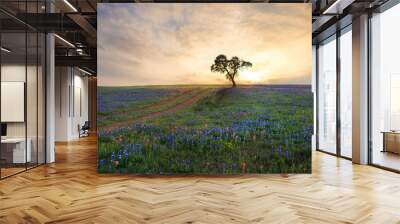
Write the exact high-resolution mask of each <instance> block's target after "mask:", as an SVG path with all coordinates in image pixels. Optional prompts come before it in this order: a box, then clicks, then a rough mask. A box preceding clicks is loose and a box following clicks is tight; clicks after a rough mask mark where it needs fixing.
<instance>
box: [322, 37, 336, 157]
mask: <svg viewBox="0 0 400 224" xmlns="http://www.w3.org/2000/svg"><path fill="white" fill-rule="evenodd" d="M318 121H319V123H318V124H319V126H318V143H319V145H318V147H319V149H321V150H324V151H327V152H331V153H336V37H335V36H333V37H331V38H330V40H328V41H326V42H325V43H323V44H321V45H320V46H319V48H318Z"/></svg>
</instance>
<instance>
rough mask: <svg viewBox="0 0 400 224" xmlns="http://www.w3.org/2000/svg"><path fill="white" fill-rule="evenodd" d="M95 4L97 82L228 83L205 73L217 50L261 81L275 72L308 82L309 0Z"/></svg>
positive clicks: (129, 83) (135, 83)
mask: <svg viewBox="0 0 400 224" xmlns="http://www.w3.org/2000/svg"><path fill="white" fill-rule="evenodd" d="M98 8H99V9H98V26H99V27H98V45H99V46H101V48H99V49H98V80H99V85H116V86H121V85H125V86H128V85H168V84H171V85H172V84H218V83H228V81H226V80H224V78H223V75H221V74H217V73H211V72H210V65H211V64H212V62H213V60H214V58H215V57H216V56H217V55H219V54H226V55H227V56H228V57H232V56H238V57H240V58H243V59H244V60H247V61H251V62H252V63H253V65H254V66H253V68H252V69H251V71H252V72H257V73H259V74H263V77H262V79H261V80H262V81H260V82H263V83H271V81H268V80H275V81H274V82H277V81H276V80H279V76H281V77H282V79H281V81H284V82H290V83H292V81H293V80H294V82H295V83H301V84H303V83H306V84H309V83H310V81H309V80H310V77H311V9H310V5H309V4H265V3H252V4H159V3H145V4H126V3H125V4H124V3H121V4H108V3H102V4H99V7H98ZM272 77H273V78H272ZM291 77H293V80H292V81H291V80H290V79H291ZM302 77H303V78H302ZM240 80H241V81H242V83H247V81H248V80H247V81H246V77H241V78H240V79H239V81H240Z"/></svg>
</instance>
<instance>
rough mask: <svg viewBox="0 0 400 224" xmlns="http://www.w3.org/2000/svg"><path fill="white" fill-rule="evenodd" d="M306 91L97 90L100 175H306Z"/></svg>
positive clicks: (309, 112) (262, 87)
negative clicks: (115, 173) (117, 173)
mask: <svg viewBox="0 0 400 224" xmlns="http://www.w3.org/2000/svg"><path fill="white" fill-rule="evenodd" d="M310 89H311V88H310V86H299V85H297V86H291V85H286V86H284V85H281V86H278V85H276V86H273V85H269V86H268V85H257V86H239V87H237V88H229V87H226V86H151V87H99V89H98V125H99V144H98V157H99V158H98V159H99V163H98V170H99V172H102V173H113V172H121V173H141V174H172V173H197V174H237V173H310V172H311V136H312V130H313V129H312V125H313V120H312V119H313V105H312V104H313V98H312V93H311V91H310Z"/></svg>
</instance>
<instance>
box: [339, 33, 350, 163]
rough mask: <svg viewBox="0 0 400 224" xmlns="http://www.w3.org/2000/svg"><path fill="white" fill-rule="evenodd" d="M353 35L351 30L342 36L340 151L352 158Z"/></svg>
mask: <svg viewBox="0 0 400 224" xmlns="http://www.w3.org/2000/svg"><path fill="white" fill-rule="evenodd" d="M351 42H352V35H351V30H350V31H348V32H346V33H344V34H342V35H341V36H340V122H341V124H340V127H341V130H340V144H341V146H340V150H341V155H342V156H346V157H349V158H351V156H352V150H351V141H352V138H351V136H352V125H351V124H352V100H351V99H352V66H351V63H352V49H351V48H352V44H351Z"/></svg>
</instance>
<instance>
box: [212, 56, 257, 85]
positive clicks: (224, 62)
mask: <svg viewBox="0 0 400 224" xmlns="http://www.w3.org/2000/svg"><path fill="white" fill-rule="evenodd" d="M251 66H252V64H251V63H250V62H248V61H244V60H241V59H239V58H238V57H236V56H234V57H232V58H231V60H228V59H227V58H226V56H225V55H223V54H220V55H218V56H217V57H216V58H215V60H214V64H213V65H211V71H212V72H219V73H222V74H225V76H226V79H228V80H229V81H231V82H232V87H236V82H235V78H236V77H237V76H238V75H239V73H238V72H239V70H241V69H242V68H246V67H251Z"/></svg>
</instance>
